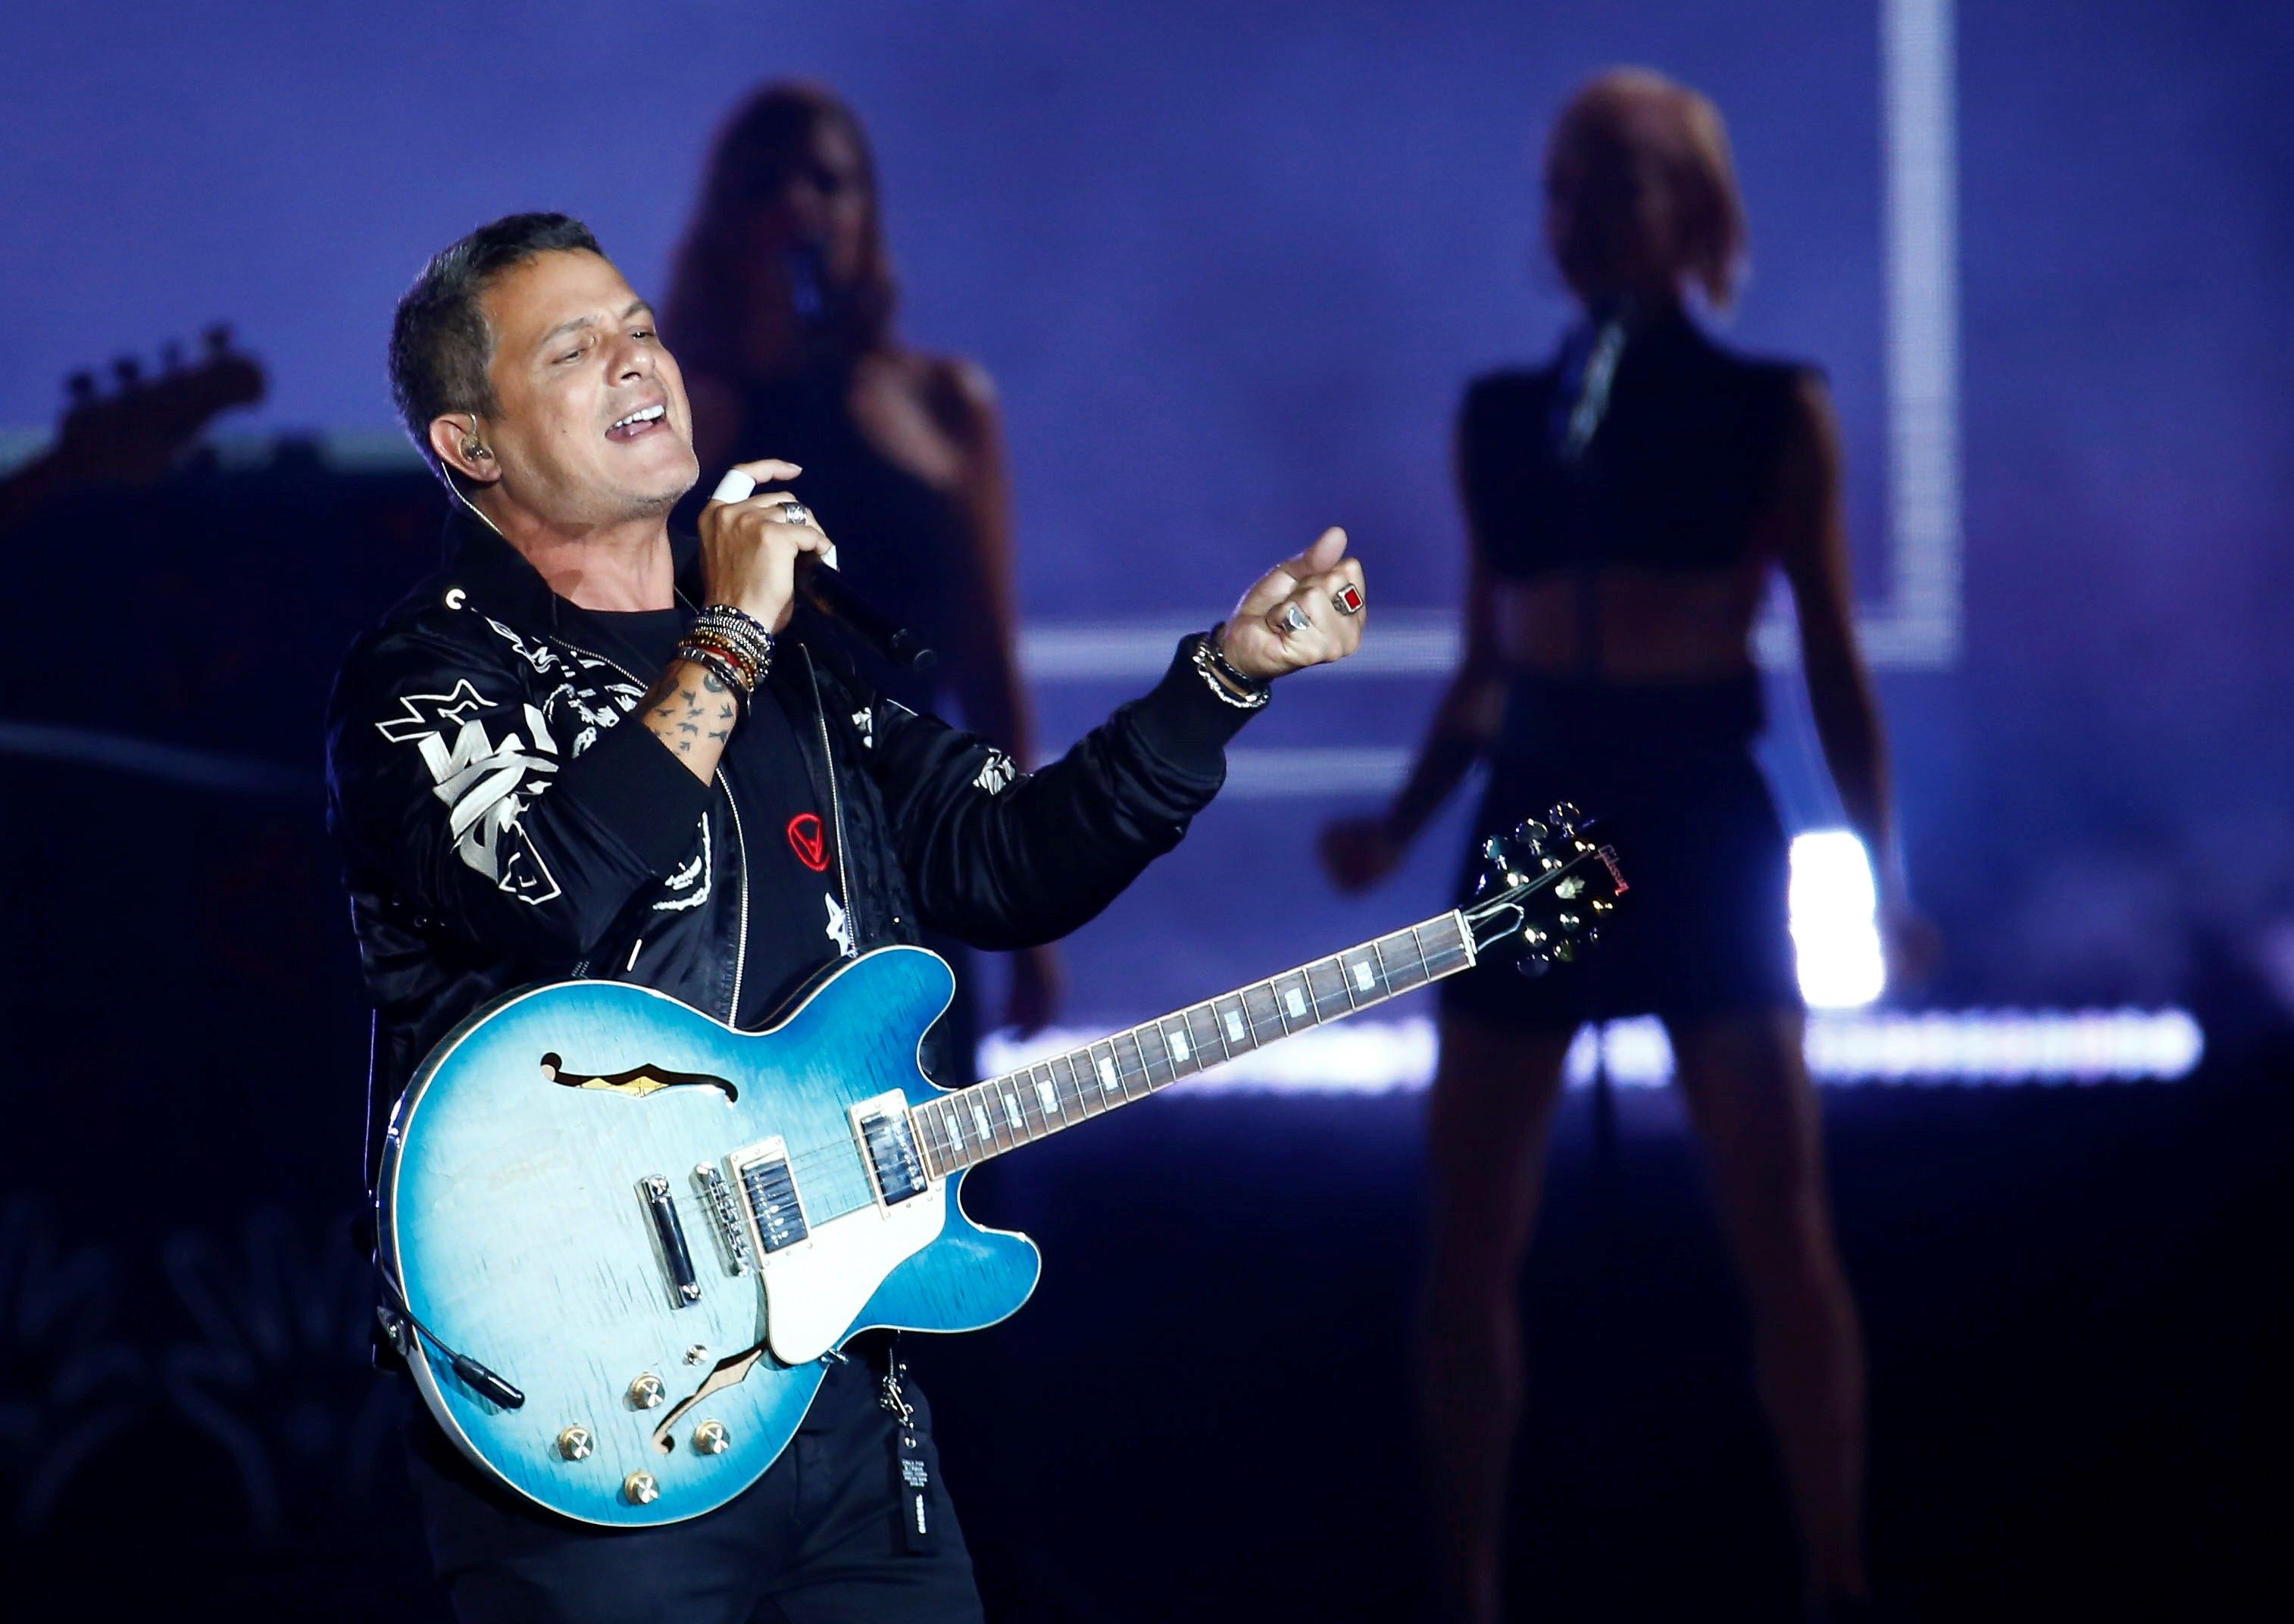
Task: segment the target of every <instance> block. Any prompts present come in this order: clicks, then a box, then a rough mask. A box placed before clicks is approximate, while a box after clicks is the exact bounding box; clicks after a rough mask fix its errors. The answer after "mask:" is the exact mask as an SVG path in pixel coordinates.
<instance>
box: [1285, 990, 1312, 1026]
mask: <svg viewBox="0 0 2294 1624" xmlns="http://www.w3.org/2000/svg"><path fill="white" fill-rule="evenodd" d="M1282 1003H1283V1004H1284V1006H1285V1007H1286V1008H1288V1009H1289V1011H1290V1014H1291V1017H1292V1019H1297V1017H1298V1016H1301V1015H1304V1014H1305V1013H1306V995H1304V994H1303V993H1301V992H1300V991H1299V990H1298V989H1297V987H1286V988H1284V989H1283V993H1282Z"/></svg>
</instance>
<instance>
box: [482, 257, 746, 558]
mask: <svg viewBox="0 0 2294 1624" xmlns="http://www.w3.org/2000/svg"><path fill="white" fill-rule="evenodd" d="M485 308H486V317H487V320H488V321H489V322H490V323H491V325H492V329H493V335H494V351H493V359H492V361H491V362H490V363H489V365H488V368H487V376H488V378H490V380H491V381H492V385H493V393H494V401H495V405H496V410H494V411H493V412H492V414H491V415H489V416H488V418H486V421H485V424H484V434H483V436H482V437H483V438H484V440H485V442H486V443H487V444H488V445H489V446H490V447H491V448H492V451H493V453H494V461H495V466H497V467H500V470H501V475H502V477H501V481H500V484H499V486H498V487H497V490H498V491H499V493H500V497H501V498H502V499H506V500H508V501H509V502H511V503H513V504H515V505H517V506H518V507H521V508H526V509H528V510H529V511H531V512H532V513H533V514H534V515H535V516H538V517H540V518H542V519H544V520H545V521H547V522H549V523H550V524H552V525H554V526H557V527H559V528H570V529H574V530H581V529H586V528H590V527H592V526H596V525H602V524H621V523H623V522H626V521H628V520H631V519H638V518H644V517H647V516H653V515H656V514H663V513H666V512H668V511H669V509H670V508H671V507H672V506H674V505H675V504H676V501H677V499H678V498H679V497H680V496H683V495H684V494H685V493H686V492H687V491H689V490H691V489H692V488H693V485H694V483H695V482H696V480H698V479H699V478H700V477H701V467H700V464H699V463H698V462H697V461H696V460H695V459H694V455H693V410H692V408H691V407H690V406H689V405H688V404H687V402H686V398H685V380H684V378H682V377H681V376H680V375H679V372H678V369H677V362H676V361H675V359H674V358H672V357H671V354H670V353H669V352H668V351H667V350H666V349H664V348H663V347H662V343H661V337H660V335H659V334H658V333H656V332H655V330H654V317H653V311H652V309H651V308H650V307H649V306H648V305H647V304H646V302H645V301H644V300H643V299H640V298H639V297H638V296H637V295H636V294H634V293H632V292H631V291H630V285H629V283H628V282H626V281H624V280H622V273H621V272H619V271H616V270H615V269H614V266H613V264H612V262H610V261H608V260H606V259H604V258H602V257H600V256H598V255H595V254H590V253H584V252H581V251H578V250H575V251H569V252H564V253H549V254H543V255H541V256H537V257H536V258H534V259H533V260H531V261H529V262H527V263H526V264H523V265H519V266H517V267H516V268H514V269H512V270H510V271H508V272H505V273H504V274H503V275H502V276H500V278H499V279H497V280H496V281H495V282H494V284H493V285H492V287H491V288H488V289H487V290H486V294H485Z"/></svg>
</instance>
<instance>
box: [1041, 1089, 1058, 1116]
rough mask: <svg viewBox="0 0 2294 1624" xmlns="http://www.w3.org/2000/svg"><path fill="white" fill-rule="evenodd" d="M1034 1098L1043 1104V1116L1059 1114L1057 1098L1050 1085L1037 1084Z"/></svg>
mask: <svg viewBox="0 0 2294 1624" xmlns="http://www.w3.org/2000/svg"><path fill="white" fill-rule="evenodd" d="M1036 1098H1037V1100H1041V1101H1042V1102H1043V1107H1044V1115H1045V1116H1046V1117H1056V1116H1058V1115H1059V1114H1060V1100H1059V1096H1058V1095H1057V1094H1054V1093H1053V1092H1052V1085H1051V1084H1048V1083H1038V1084H1036Z"/></svg>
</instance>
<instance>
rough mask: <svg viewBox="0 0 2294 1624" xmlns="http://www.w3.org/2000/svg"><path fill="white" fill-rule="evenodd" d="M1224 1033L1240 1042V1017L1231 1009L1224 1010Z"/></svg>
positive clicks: (1241, 1037)
mask: <svg viewBox="0 0 2294 1624" xmlns="http://www.w3.org/2000/svg"><path fill="white" fill-rule="evenodd" d="M1226 1035H1228V1036H1229V1037H1231V1038H1232V1039H1234V1041H1235V1042H1236V1043H1241V1042H1242V1039H1243V1030H1242V1017H1241V1015H1239V1014H1237V1013H1236V1012H1235V1011H1232V1010H1229V1011H1227V1012H1226Z"/></svg>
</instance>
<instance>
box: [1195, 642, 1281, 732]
mask: <svg viewBox="0 0 2294 1624" xmlns="http://www.w3.org/2000/svg"><path fill="white" fill-rule="evenodd" d="M1225 629H1226V622H1225V621H1220V622H1219V623H1218V624H1217V625H1216V626H1214V627H1212V628H1211V629H1210V630H1208V632H1205V633H1204V634H1203V635H1202V636H1200V637H1197V638H1196V639H1195V646H1194V650H1193V653H1192V655H1191V656H1190V658H1191V659H1192V661H1193V662H1194V667H1195V670H1196V671H1197V672H1198V673H1199V674H1200V676H1201V678H1202V679H1203V682H1204V684H1205V686H1208V688H1209V689H1210V691H1211V692H1212V693H1214V694H1217V695H1218V696H1219V698H1220V699H1221V700H1223V701H1224V702H1226V703H1228V704H1230V705H1232V706H1233V707H1234V708H1235V709H1236V710H1238V711H1257V710H1259V709H1261V708H1262V707H1264V706H1265V703H1266V701H1267V696H1268V695H1267V687H1266V685H1265V683H1263V682H1253V681H1252V680H1251V679H1250V678H1248V677H1246V676H1244V675H1243V674H1242V673H1241V671H1239V670H1235V669H1234V667H1233V666H1232V664H1230V663H1229V662H1228V661H1227V658H1226V656H1225V655H1224V654H1220V653H1219V647H1218V639H1219V633H1220V632H1222V631H1224V630H1225Z"/></svg>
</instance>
